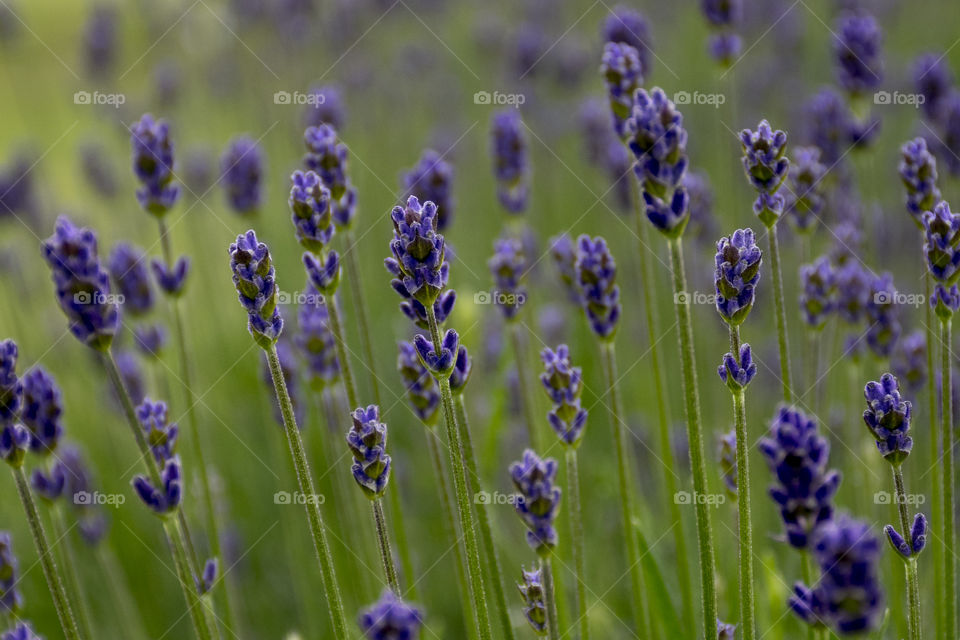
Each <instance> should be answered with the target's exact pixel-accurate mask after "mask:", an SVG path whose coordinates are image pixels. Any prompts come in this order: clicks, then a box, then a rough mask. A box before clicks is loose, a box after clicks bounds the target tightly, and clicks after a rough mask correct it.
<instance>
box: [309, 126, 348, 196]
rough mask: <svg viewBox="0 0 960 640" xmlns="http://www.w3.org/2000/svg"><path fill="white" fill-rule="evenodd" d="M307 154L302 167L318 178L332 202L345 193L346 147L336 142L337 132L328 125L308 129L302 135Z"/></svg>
mask: <svg viewBox="0 0 960 640" xmlns="http://www.w3.org/2000/svg"><path fill="white" fill-rule="evenodd" d="M303 141H304V143H305V144H306V146H307V154H306V155H305V156H304V158H303V164H304V166H305V167H306V168H307V169H309V170H310V171H313V172H315V173H316V174H317V175H318V176H320V180H321V181H323V186H325V187H326V188H327V189H329V191H330V195H331V196H332V197H333V199H334V200H340V198H342V197H343V196H344V194H345V193H346V192H347V188H348V186H349V182H348V180H347V146H346V145H345V144H343V143H342V142H340V141H338V140H337V131H336V129H334V128H333V127H331V126H330V125H329V124H322V125H320V126H319V127H308V128H307V130H306V131H305V132H304V134H303Z"/></svg>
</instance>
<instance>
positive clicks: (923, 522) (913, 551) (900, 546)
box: [883, 513, 927, 559]
mask: <svg viewBox="0 0 960 640" xmlns="http://www.w3.org/2000/svg"><path fill="white" fill-rule="evenodd" d="M883 532H884V533H885V534H887V540H888V541H889V542H890V546H892V547H893V550H894V551H896V552H897V553H898V554H899V555H900V557H901V558H904V559H908V558H911V557H914V556H916V555H918V554H919V553H920V552H921V551H923V549H924V547H926V546H927V518H926V516H924V515H923V514H922V513H918V514H916V515H915V516H914V517H913V526H912V527H911V528H910V531H908V532H907V535H908V536H909V538H904V537H903V536H902V535H900V532H899V531H897V529H896V527H894V526H893V525H890V524H888V525H886V526H884V527H883Z"/></svg>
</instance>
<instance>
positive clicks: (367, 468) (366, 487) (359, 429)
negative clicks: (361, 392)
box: [347, 404, 390, 500]
mask: <svg viewBox="0 0 960 640" xmlns="http://www.w3.org/2000/svg"><path fill="white" fill-rule="evenodd" d="M351 417H352V418H353V426H352V427H351V429H350V431H348V432H347V446H349V447H350V452H351V453H353V460H354V462H353V479H354V480H356V481H357V484H358V485H360V488H361V489H363V492H364V493H365V494H366V496H367V497H368V498H370V499H371V500H375V499H377V498H379V497H381V496H382V495H383V492H384V491H386V489H387V482H388V481H389V479H390V456H388V455H387V453H386V448H387V425H386V424H384V423H383V422H380V407H378V406H377V405H375V404H371V405H370V406H368V407H367V408H366V409H364V408H363V407H360V408H358V409H356V410H354V412H353V413H352V414H351Z"/></svg>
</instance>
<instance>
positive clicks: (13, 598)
mask: <svg viewBox="0 0 960 640" xmlns="http://www.w3.org/2000/svg"><path fill="white" fill-rule="evenodd" d="M19 574H20V570H19V563H18V562H17V557H16V556H15V555H13V542H12V540H11V539H10V533H9V532H7V531H0V611H2V612H4V613H10V614H16V613H19V612H20V610H21V608H22V607H23V596H22V595H21V593H20V590H19V589H18V588H17V585H18V584H19V582H20V575H19ZM4 640H7V639H6V638H4Z"/></svg>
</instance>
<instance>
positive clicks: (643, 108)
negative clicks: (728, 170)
mask: <svg viewBox="0 0 960 640" xmlns="http://www.w3.org/2000/svg"><path fill="white" fill-rule="evenodd" d="M625 126H626V139H627V143H628V145H629V147H630V150H631V151H632V152H633V155H634V156H635V157H636V160H637V161H636V163H635V164H634V166H633V170H634V172H635V173H636V175H637V178H638V179H639V180H640V182H641V184H642V185H643V201H644V203H645V204H646V207H647V218H648V219H649V220H650V222H651V223H653V226H655V227H656V228H657V229H658V230H659V231H660V232H661V233H663V234H665V235H666V236H667V237H679V236H680V234H682V233H683V230H684V228H685V227H686V225H687V221H688V220H689V219H690V216H689V207H688V205H689V197H688V195H687V190H686V187H684V186H683V177H684V174H685V173H686V170H687V164H688V160H687V155H686V150H687V130H686V129H684V127H683V115H682V114H681V113H680V112H679V111H677V109H676V107H675V106H674V104H673V102H671V101H670V100H669V99H668V98H667V95H666V94H665V93H664V92H663V90H662V89H660V88H659V87H657V88H654V89H653V91H652V92H650V93H647V92H646V91H645V90H644V89H639V90H638V91H637V92H636V94H635V96H634V102H633V110H632V112H631V114H630V118H629V119H628V120H627V122H626V125H625Z"/></svg>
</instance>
